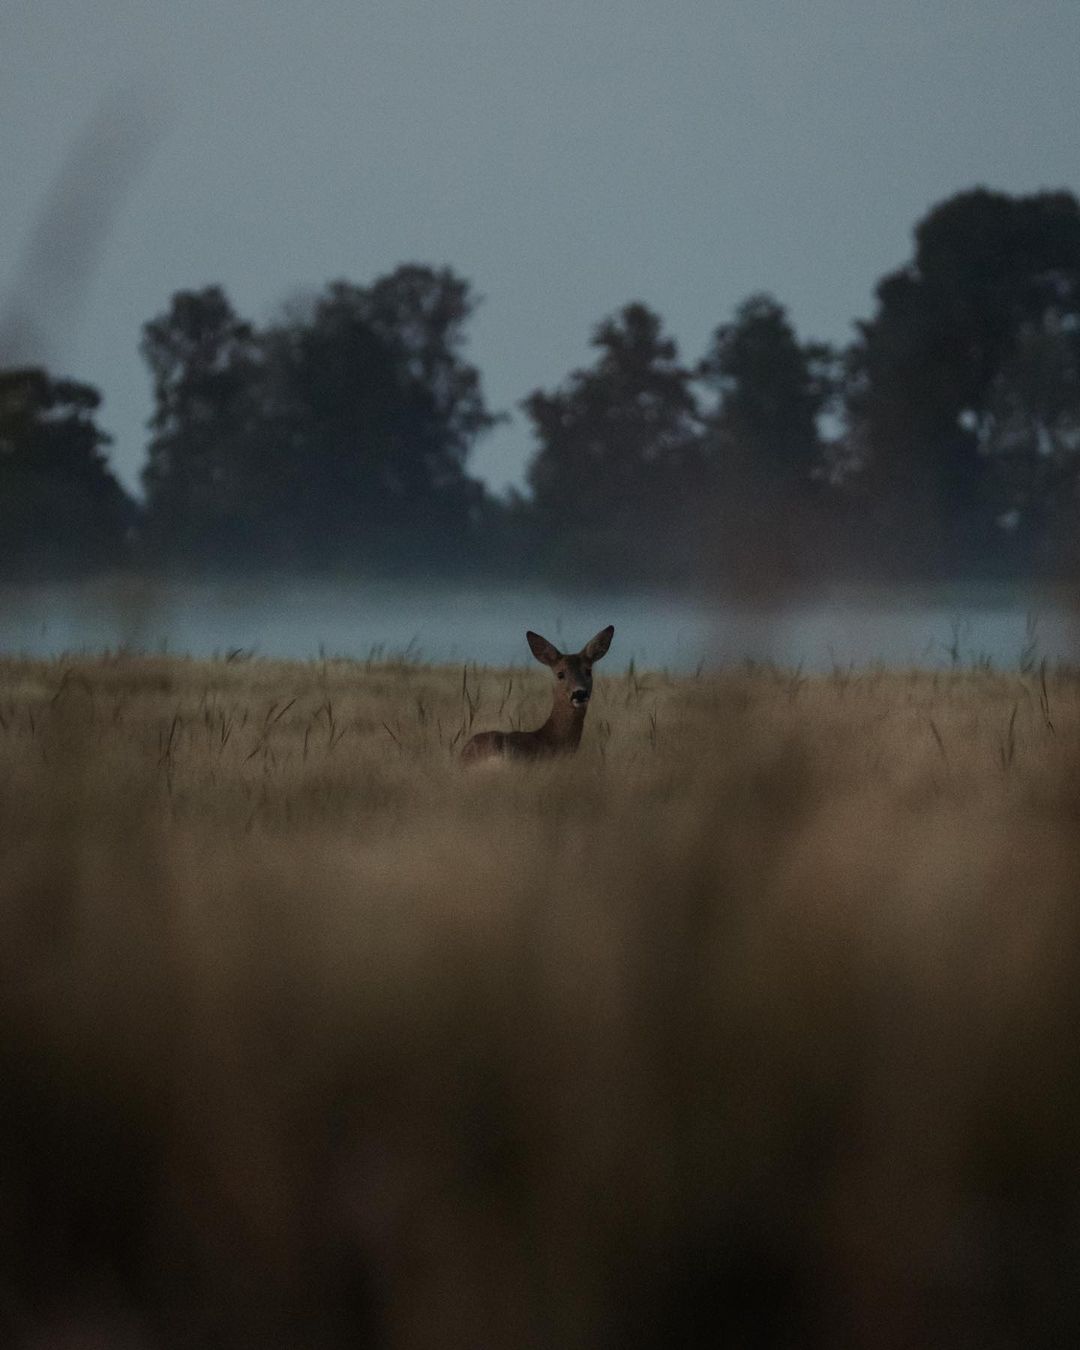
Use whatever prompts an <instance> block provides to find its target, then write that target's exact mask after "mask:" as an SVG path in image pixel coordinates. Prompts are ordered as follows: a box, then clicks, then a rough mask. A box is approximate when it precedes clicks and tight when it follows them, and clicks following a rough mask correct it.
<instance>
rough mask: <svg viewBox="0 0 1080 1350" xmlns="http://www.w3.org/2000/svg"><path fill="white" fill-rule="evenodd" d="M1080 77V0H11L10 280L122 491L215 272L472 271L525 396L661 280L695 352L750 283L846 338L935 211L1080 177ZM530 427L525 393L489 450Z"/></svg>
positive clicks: (261, 310) (494, 399) (491, 332)
mask: <svg viewBox="0 0 1080 1350" xmlns="http://www.w3.org/2000/svg"><path fill="white" fill-rule="evenodd" d="M1078 71H1080V2H1078V0H947V3H946V2H945V0H904V2H903V3H900V4H897V3H895V0H889V2H888V3H885V2H883V0H664V2H663V3H659V2H658V0H540V3H533V4H528V5H515V4H512V3H508V0H382V2H381V3H373V2H372V0H308V2H307V3H305V4H303V5H301V4H297V3H296V0H260V2H256V0H0V183H2V184H3V192H2V195H0V204H2V213H0V296H6V297H7V311H8V314H9V315H10V314H11V312H12V308H13V306H12V302H11V297H12V296H13V295H14V296H15V298H16V300H17V301H18V302H19V304H20V306H21V308H22V309H24V310H26V311H28V312H29V315H30V317H31V319H32V320H33V324H34V333H35V335H34V336H32V337H31V336H29V335H28V334H27V332H26V331H24V332H23V336H22V342H23V346H24V350H22V351H20V352H19V353H18V354H19V356H20V357H22V358H23V359H26V358H28V357H34V358H36V359H47V360H48V361H49V362H50V364H51V365H52V366H53V367H54V369H56V370H57V372H58V373H63V374H69V375H72V376H76V377H78V378H81V379H85V380H88V381H90V382H91V383H93V384H96V385H97V386H98V387H99V388H100V389H101V390H102V392H103V394H104V395H105V406H104V410H103V414H102V422H103V424H104V425H105V426H106V427H107V428H108V429H109V430H110V431H112V433H113V434H114V435H115V437H116V445H115V447H114V449H113V459H114V463H115V465H116V467H117V469H118V471H119V472H120V474H121V476H122V477H123V478H124V480H125V481H126V482H127V483H129V484H132V483H134V482H135V481H136V475H137V472H138V468H139V466H140V464H141V463H142V460H143V455H144V449H143V447H144V443H145V433H144V430H143V426H144V423H145V420H146V418H147V416H148V415H149V412H150V397H149V380H148V377H147V373H146V371H145V368H144V367H143V364H142V362H141V360H140V358H139V355H138V351H137V344H138V337H139V328H140V325H141V324H142V323H143V321H144V320H146V319H147V318H150V317H152V316H153V315H155V314H157V313H159V312H160V311H161V310H163V309H164V308H165V307H166V305H167V303H168V299H169V297H170V295H171V294H172V292H173V291H175V290H178V289H181V288H195V287H200V286H203V285H206V284H209V283H211V282H220V283H222V284H223V285H224V286H225V287H226V289H227V291H228V293H229V295H230V296H231V298H232V300H233V302H234V304H235V305H236V307H237V309H238V310H239V311H240V312H241V313H242V314H244V315H245V316H247V317H249V318H251V319H253V320H255V321H256V322H264V321H266V320H267V319H269V318H271V317H272V316H273V315H274V314H275V312H276V310H277V309H278V307H279V306H280V304H281V303H282V302H283V301H285V300H287V299H288V298H289V297H290V296H294V295H295V294H296V293H297V292H299V291H303V290H310V289H311V288H314V287H319V286H321V285H322V284H323V283H324V282H325V281H327V280H329V279H331V278H336V277H346V278H348V279H350V280H353V281H357V282H366V281H370V280H372V279H373V278H374V277H375V276H377V275H379V274H380V273H383V272H386V271H388V270H390V269H392V268H393V267H394V266H396V265H397V264H398V263H400V262H405V261H420V262H430V263H433V264H443V263H448V264H450V265H451V266H452V267H454V268H455V269H456V270H457V271H458V272H460V273H461V274H463V275H464V276H466V277H468V278H469V279H470V280H471V281H472V282H473V284H474V286H475V288H476V289H477V290H478V291H479V292H480V294H482V295H483V296H484V297H485V299H484V304H483V306H482V308H481V309H480V311H479V313H478V315H477V316H476V319H475V320H474V323H473V326H472V330H471V331H472V342H471V347H470V351H469V355H470V356H471V358H472V359H473V360H474V361H475V362H476V363H477V365H479V367H480V368H481V370H482V372H483V374H484V378H485V388H486V392H487V395H488V398H489V401H490V402H491V404H492V405H493V406H494V407H496V408H503V409H510V410H513V409H515V405H516V404H517V402H518V400H520V399H521V398H522V397H524V395H526V394H527V393H528V392H529V391H530V390H531V389H533V388H535V387H537V386H538V385H541V386H545V387H550V386H551V385H553V384H555V383H557V382H558V381H559V380H561V379H562V378H563V376H564V375H565V374H566V373H567V372H568V371H569V370H570V369H572V368H573V367H574V366H577V365H580V364H582V363H584V362H586V361H587V360H589V359H590V357H589V352H588V345H587V344H588V337H589V333H590V331H591V329H592V327H593V325H594V324H595V323H596V322H598V321H599V320H600V319H601V318H602V317H603V316H604V315H605V314H608V313H610V312H612V311H613V310H615V309H617V308H618V307H619V306H621V305H623V304H625V303H626V302H628V301H630V300H634V299H641V300H644V301H646V302H647V303H649V304H650V305H652V306H653V307H654V308H656V309H657V310H658V311H659V312H660V313H661V314H662V315H663V317H664V319H665V321H666V322H667V324H668V326H669V328H670V329H671V331H672V332H673V333H674V334H675V336H676V337H677V338H678V340H679V342H680V345H681V348H682V351H683V354H684V356H686V357H687V358H688V359H696V357H697V356H699V355H700V354H701V352H702V350H703V349H704V346H705V343H706V341H707V339H708V336H709V334H710V333H711V331H712V329H713V328H714V327H715V326H716V325H717V324H718V323H720V322H723V321H724V320H726V319H727V318H729V317H730V314H731V311H732V308H733V307H734V305H735V304H737V303H738V301H739V300H741V299H742V298H743V297H745V296H746V295H747V294H749V293H750V292H752V291H756V290H770V291H772V292H773V293H774V294H775V295H776V296H777V297H778V299H779V300H780V301H781V302H782V303H784V304H786V305H787V306H788V308H789V310H790V312H791V314H792V317H793V320H794V322H795V324H796V326H797V327H798V329H799V332H800V334H801V335H802V336H804V337H819V338H827V339H832V340H835V341H845V340H846V339H847V338H848V337H849V335H850V331H851V329H850V325H851V323H852V321H853V320H854V319H855V318H857V317H861V316H866V315H867V314H869V313H870V312H871V309H872V304H873V294H872V293H873V286H874V283H875V281H876V280H877V279H878V278H879V277H880V276H881V275H882V273H884V272H885V271H887V270H890V269H891V268H893V267H895V266H897V265H898V264H899V263H901V262H902V261H903V260H904V259H906V258H907V257H908V256H909V254H910V249H911V227H912V225H913V224H914V223H915V221H916V220H917V219H918V218H919V217H920V216H921V215H922V214H923V213H924V212H925V211H926V209H927V208H928V207H929V206H930V205H932V204H933V203H934V202H936V201H939V200H940V199H941V198H943V197H945V196H948V195H950V194H951V193H953V192H955V191H958V190H959V189H961V188H965V187H970V186H972V185H974V184H976V183H985V184H987V185H989V186H992V187H996V188H1001V189H1005V190H1007V191H1011V192H1029V191H1034V190H1036V189H1038V188H1041V187H1067V188H1069V189H1071V190H1073V191H1077V190H1080V78H1078ZM110 100H111V101H110ZM117 106H122V107H124V108H125V109H128V110H130V112H131V116H130V117H129V118H128V122H127V124H126V125H125V126H124V127H123V128H122V129H121V134H119V135H118V134H117V128H116V108H117ZM95 145H98V146H101V145H109V146H114V145H115V146H118V147H119V152H118V153H111V152H110V154H106V155H105V156H104V158H103V156H102V155H100V154H94V153H93V149H94V146H95ZM91 161H92V162H93V163H95V164H96V165H97V166H99V167H97V168H96V169H95V170H94V175H93V179H92V181H91V182H90V183H89V184H88V183H87V182H86V180H85V176H84V177H82V178H80V176H79V169H80V166H83V165H86V164H87V163H90V162H91ZM65 163H66V164H67V166H68V167H67V171H66V173H65V175H64V176H63V178H62V181H61V182H60V184H59V186H58V184H57V176H58V174H59V173H60V170H61V167H62V166H63V165H64V164H65ZM50 201H51V202H52V203H53V204H54V207H55V208H56V209H54V211H53V212H52V215H51V217H49V215H48V213H47V212H46V211H45V208H46V206H47V204H48V203H49V202H50ZM70 201H79V202H81V203H83V205H81V206H80V208H79V210H78V211H77V212H74V211H72V210H70V209H68V208H67V207H66V206H65V203H66V202H70ZM43 213H44V215H45V216H46V217H47V219H46V220H45V221H44V222H43ZM57 215H59V217H60V220H59V224H58V222H57ZM72 216H77V217H78V218H77V219H72ZM58 250H59V256H58ZM30 347H32V348H33V350H27V348H30ZM529 450H530V438H529V435H528V431H527V427H526V426H525V423H524V419H523V417H522V415H521V414H520V413H519V412H517V413H516V414H515V417H514V421H513V423H512V424H511V425H509V426H507V427H505V428H501V429H499V430H498V431H497V432H496V433H495V434H493V435H492V436H491V437H490V438H489V439H488V440H487V441H485V442H484V443H483V444H482V446H481V448H480V449H479V450H478V451H477V452H476V455H475V458H474V459H473V461H472V467H473V469H474V470H475V471H476V472H478V473H480V474H482V475H483V476H485V477H486V478H488V480H489V481H490V482H491V483H492V484H493V486H495V487H500V486H503V485H504V484H506V483H507V482H513V481H518V480H519V477H520V473H521V469H522V466H523V464H524V461H525V458H526V456H527V455H528V453H529Z"/></svg>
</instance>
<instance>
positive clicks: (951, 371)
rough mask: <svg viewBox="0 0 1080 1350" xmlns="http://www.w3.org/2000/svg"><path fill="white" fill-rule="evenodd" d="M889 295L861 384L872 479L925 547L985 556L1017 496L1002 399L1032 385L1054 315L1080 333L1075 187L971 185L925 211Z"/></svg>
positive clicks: (869, 343) (957, 563)
mask: <svg viewBox="0 0 1080 1350" xmlns="http://www.w3.org/2000/svg"><path fill="white" fill-rule="evenodd" d="M877 298H878V309H877V313H876V315H875V317H874V318H873V319H872V320H871V321H870V322H868V323H864V324H862V325H861V326H860V336H859V340H858V342H857V343H856V344H855V347H854V348H853V351H852V353H851V366H850V369H851V380H850V386H849V392H848V408H849V416H850V420H851V426H852V435H853V438H854V439H855V440H856V441H857V442H858V443H859V444H860V445H861V446H863V447H865V450H866V453H867V455H868V456H869V458H870V459H871V461H872V466H871V477H870V480H869V482H870V487H871V490H872V492H873V493H874V494H876V495H877V496H878V497H879V499H882V500H885V501H888V502H889V503H891V504H892V506H893V508H894V515H895V513H896V511H897V510H898V511H899V513H900V515H901V516H902V518H903V520H904V522H905V523H906V525H907V527H908V528H907V539H908V546H909V548H910V549H911V550H912V551H913V552H916V553H919V554H920V555H922V556H923V557H924V558H926V559H927V560H929V561H930V562H933V563H936V564H939V565H941V564H944V565H946V566H950V567H952V568H954V569H955V568H958V567H961V566H964V565H965V564H967V565H970V564H971V563H973V562H978V561H985V560H986V559H987V557H988V556H990V555H991V554H993V553H994V552H995V551H997V550H999V549H1000V546H1001V537H1000V531H999V530H997V527H996V525H995V522H996V521H997V520H999V519H1000V517H1001V515H1002V509H1003V506H1005V507H1007V506H1008V504H1009V503H1008V495H1007V494H1006V495H1005V497H1004V498H1003V496H1002V492H1001V484H1002V475H1001V473H1000V472H999V467H1000V466H999V465H998V463H997V462H996V460H995V451H996V449H999V448H1001V447H1000V443H998V444H995V442H994V438H993V436H990V437H988V436H987V430H988V428H989V427H991V426H996V427H998V428H1000V426H1001V420H1002V414H1001V409H1002V406H1003V405H1002V400H1003V399H1005V400H1006V401H1008V400H1009V399H1010V398H1011V399H1012V400H1013V402H1015V399H1016V397H1019V394H1020V390H1021V388H1022V385H1023V382H1022V381H1021V382H1019V383H1018V382H1017V379H1016V372H1017V370H1018V366H1017V362H1018V361H1019V362H1021V363H1022V362H1023V361H1024V359H1025V358H1024V357H1023V354H1022V349H1023V347H1024V344H1025V343H1030V342H1031V341H1032V335H1035V334H1038V333H1040V332H1044V331H1046V329H1047V327H1048V326H1049V327H1051V328H1056V329H1057V330H1058V331H1059V332H1060V333H1065V334H1070V333H1071V334H1072V336H1070V337H1065V338H1063V339H1062V340H1061V344H1060V345H1062V346H1063V347H1068V346H1071V344H1072V343H1073V341H1074V340H1075V332H1076V325H1077V323H1078V322H1080V206H1078V203H1077V201H1076V198H1075V197H1073V196H1072V195H1071V194H1069V193H1065V192H1056V193H1038V194H1036V195H1034V196H1028V197H1012V196H1009V195H1007V194H1004V193H999V192H990V191H988V190H986V189H984V188H978V189H975V190H972V191H969V192H964V193H960V194H959V195H957V196H955V197H952V198H950V199H949V200H948V201H945V202H943V203H941V204H940V205H939V206H937V207H935V208H934V209H933V210H932V211H931V212H930V213H929V215H928V216H927V217H926V218H925V219H924V220H923V221H921V222H920V223H919V225H918V226H917V227H916V231H915V255H914V257H913V259H912V261H911V262H910V263H909V264H907V265H906V266H905V267H904V268H902V269H900V270H899V271H898V272H894V273H892V274H891V275H889V276H887V277H885V278H884V279H883V280H882V281H881V282H880V283H879V285H878V287H877ZM1010 371H1012V372H1013V374H1011V375H1010ZM1006 385H1010V386H1011V388H1012V391H1013V392H1012V394H1011V395H1006V394H1005V393H1004V387H1005V386H1006ZM995 410H996V411H995ZM1010 416H1011V415H1010ZM1006 420H1009V419H1008V417H1006ZM1035 445H1036V442H1035V441H1031V442H1029V454H1030V453H1032V452H1034V450H1035ZM1015 467H1016V466H1015V463H1014V464H1013V465H1012V466H1011V468H1012V469H1013V470H1014V469H1015ZM1028 467H1029V469H1030V470H1034V468H1035V467H1036V466H1035V465H1034V463H1029V466H1028ZM1009 476H1011V474H1010V475H1009ZM1029 476H1030V475H1029ZM995 533H996V534H997V535H998V542H997V543H995V540H994V536H995Z"/></svg>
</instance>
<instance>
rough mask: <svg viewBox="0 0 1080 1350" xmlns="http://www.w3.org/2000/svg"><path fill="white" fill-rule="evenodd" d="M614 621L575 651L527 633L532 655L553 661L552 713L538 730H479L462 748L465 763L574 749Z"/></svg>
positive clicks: (547, 663)
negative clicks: (565, 650) (567, 651)
mask: <svg viewBox="0 0 1080 1350" xmlns="http://www.w3.org/2000/svg"><path fill="white" fill-rule="evenodd" d="M614 635H615V628H614V625H612V624H609V625H608V626H607V628H605V629H603V630H602V631H601V632H599V633H597V635H596V636H595V637H594V638H590V639H589V641H588V642H586V644H585V646H584V647H582V649H581V651H579V652H577V653H575V654H574V655H566V654H564V653H563V652H560V651H559V649H558V647H556V646H555V644H554V643H552V642H549V641H548V640H547V638H545V637H541V636H540V634H539V633H534V632H532V631H531V630H530V631H529V632H527V633H526V634H525V639H526V641H527V642H528V644H529V649H530V650H531V652H532V654H533V656H535V657H536V659H537V660H538V661H539V662H540V663H541V664H542V665H545V666H549V667H550V669H551V673H552V676H553V677H554V679H555V688H554V691H553V693H554V697H553V698H552V703H551V713H550V715H549V717H548V720H547V721H546V722H545V723H544V725H543V726H542V727H537V729H536V730H535V731H480V732H477V734H476V735H475V736H473V737H472V739H471V740H470V741H468V742H467V743H466V745H465V747H464V749H463V750H462V752H461V758H462V760H463V762H464V763H466V764H470V763H475V762H477V761H478V760H486V759H494V758H496V757H500V756H501V757H503V758H506V759H544V758H546V757H547V756H549V755H562V754H572V753H573V752H574V751H575V750H576V749H577V748H578V746H579V745H580V743H581V732H582V729H583V728H584V726H585V714H586V712H587V711H588V708H589V699H590V698H591V697H592V668H593V664H594V663H595V662H597V661H599V660H600V658H601V657H602V656H604V655H605V654H606V652H607V649H608V648H609V647H610V646H611V639H612V637H614Z"/></svg>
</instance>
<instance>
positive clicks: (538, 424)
mask: <svg viewBox="0 0 1080 1350" xmlns="http://www.w3.org/2000/svg"><path fill="white" fill-rule="evenodd" d="M592 345H593V346H594V347H595V348H596V349H597V350H598V352H599V355H598V357H597V359H596V362H595V363H594V365H592V366H591V367H589V368H588V369H585V370H577V371H575V372H574V373H573V374H571V376H570V377H569V379H568V380H567V381H566V382H565V383H564V384H563V386H562V387H561V388H559V389H557V390H555V391H554V392H553V393H545V392H543V391H542V390H536V391H535V392H534V393H532V394H531V395H530V396H529V397H528V398H527V399H525V401H524V403H523V405H522V406H523V407H524V408H525V410H526V412H527V413H528V415H529V417H530V419H531V420H532V424H533V431H534V434H535V436H536V438H537V440H538V442H539V447H538V449H537V452H536V454H535V456H534V458H533V459H532V461H531V463H530V465H529V469H528V483H529V486H530V488H531V489H532V493H533V504H534V511H535V520H536V526H537V530H538V540H539V541H541V544H540V546H541V548H542V549H546V551H547V554H548V566H549V568H551V569H554V570H557V571H560V572H565V570H566V569H567V568H569V569H570V570H571V571H575V569H576V575H575V576H574V580H575V581H577V580H580V578H581V577H582V576H584V575H586V574H588V575H590V576H592V577H601V576H604V575H609V576H614V577H619V578H621V577H626V576H628V575H633V574H637V575H640V576H647V577H658V576H659V575H660V573H661V572H663V573H664V574H667V575H670V574H671V573H672V572H673V571H675V572H677V571H678V570H679V569H680V568H681V567H685V565H686V562H687V556H688V555H687V549H686V548H685V547H684V545H685V542H686V541H685V538H684V536H683V533H682V530H681V526H680V509H679V508H680V505H681V503H682V502H683V500H684V499H685V495H686V494H687V493H688V491H689V490H690V487H691V482H692V480H693V478H694V474H695V472H696V470H697V467H698V464H699V460H700V441H699V433H700V418H699V413H698V407H697V401H696V399H695V396H694V392H693V389H692V386H691V375H690V372H689V371H688V370H687V369H686V368H685V367H684V366H682V365H681V364H680V362H679V360H678V352H677V348H676V345H675V343H674V341H673V340H672V339H671V338H669V337H666V336H664V334H663V331H662V324H661V320H660V318H659V317H658V316H657V315H656V314H654V313H653V312H652V311H651V310H650V309H648V308H647V307H646V306H645V305H642V304H631V305H627V306H626V307H625V308H624V309H622V310H621V311H620V312H619V314H617V315H616V316H614V317H613V318H608V319H605V320H604V321H603V322H602V323H601V324H599V326H598V327H597V329H596V331H595V333H594V335H593V338H592Z"/></svg>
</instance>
